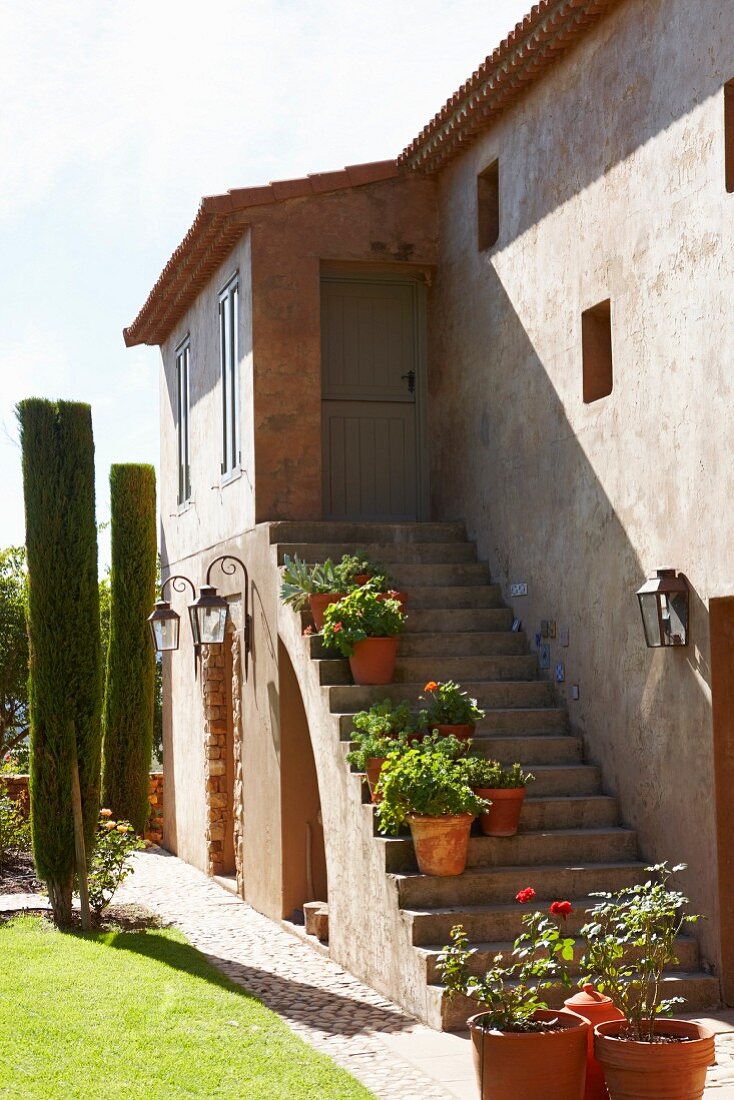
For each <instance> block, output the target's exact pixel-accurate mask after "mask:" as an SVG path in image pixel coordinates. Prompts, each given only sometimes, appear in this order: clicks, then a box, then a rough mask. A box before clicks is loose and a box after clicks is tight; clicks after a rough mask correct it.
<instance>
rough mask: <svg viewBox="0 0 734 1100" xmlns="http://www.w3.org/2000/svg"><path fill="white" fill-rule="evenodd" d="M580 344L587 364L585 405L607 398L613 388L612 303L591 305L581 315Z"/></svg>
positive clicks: (585, 368)
mask: <svg viewBox="0 0 734 1100" xmlns="http://www.w3.org/2000/svg"><path fill="white" fill-rule="evenodd" d="M581 344H582V356H583V364H584V403H585V404H587V405H589V404H590V403H591V402H592V401H598V400H599V399H600V398H602V397H608V396H609V394H610V393H611V392H612V388H613V385H614V373H613V369H612V311H611V302H610V300H609V299H608V298H607V299H606V300H605V301H604V302H599V304H598V305H595V306H592V308H591V309H587V310H585V311H584V312H583V313H582V314H581Z"/></svg>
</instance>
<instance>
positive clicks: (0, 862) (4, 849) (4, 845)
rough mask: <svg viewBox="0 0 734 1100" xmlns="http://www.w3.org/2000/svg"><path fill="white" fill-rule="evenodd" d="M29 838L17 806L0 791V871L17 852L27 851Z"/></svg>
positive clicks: (28, 831)
mask: <svg viewBox="0 0 734 1100" xmlns="http://www.w3.org/2000/svg"><path fill="white" fill-rule="evenodd" d="M30 842H31V837H30V829H29V828H28V824H27V822H26V821H25V819H24V818H23V814H22V812H21V810H20V807H19V806H18V804H17V803H16V802H15V801H14V800H13V799H12V798H10V796H9V795H7V794H4V793H3V792H2V791H0V870H2V868H3V867H4V866H5V865H6V863H7V862H8V860H9V859H10V858H11V857H12V856H14V855H17V854H18V852H24V851H27V849H28V848H29V847H30Z"/></svg>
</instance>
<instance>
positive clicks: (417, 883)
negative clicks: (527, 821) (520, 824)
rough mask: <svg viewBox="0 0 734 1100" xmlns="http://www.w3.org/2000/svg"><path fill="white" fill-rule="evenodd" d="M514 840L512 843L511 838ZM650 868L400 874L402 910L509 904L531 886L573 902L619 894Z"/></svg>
mask: <svg viewBox="0 0 734 1100" xmlns="http://www.w3.org/2000/svg"><path fill="white" fill-rule="evenodd" d="M508 839H509V838H508ZM645 873H646V866H645V864H644V863H641V862H639V861H638V860H628V861H623V862H612V863H606V862H605V863H595V862H594V863H583V862H581V861H576V860H574V862H573V865H572V866H568V865H567V864H565V863H562V864H541V865H538V866H534V865H530V866H521V865H518V866H514V865H513V866H505V867H476V868H473V869H471V870H467V871H465V872H464V874H463V875H458V876H456V877H454V878H439V877H438V876H435V875H419V874H415V873H408V872H406V873H395V874H394V876H393V877H394V879H395V883H396V886H397V890H398V904H399V906H400V908H401V909H429V908H445V907H448V906H457V907H461V908H463V907H464V906H465V905H491V904H493V903H494V904H497V903H500V902H506V903H510V902H513V901H514V899H515V895H516V894H517V892H518V891H519V890H523V889H524V888H525V887H526V886H532V887H533V889H534V890H535V891H536V892H537V894H538V896H539V897H552V898H561V899H563V898H571V897H576V896H579V895H582V894H590V893H592V892H593V891H595V890H609V891H614V890H619V889H621V888H622V887H623V886H634V885H635V884H636V883H638V882H644V881H645V879H642V878H640V876H641V875H645Z"/></svg>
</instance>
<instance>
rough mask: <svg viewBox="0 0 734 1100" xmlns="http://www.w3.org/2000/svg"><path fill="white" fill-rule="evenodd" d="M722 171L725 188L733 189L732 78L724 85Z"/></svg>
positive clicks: (733, 111)
mask: <svg viewBox="0 0 734 1100" xmlns="http://www.w3.org/2000/svg"><path fill="white" fill-rule="evenodd" d="M724 173H725V182H726V189H727V191H728V192H729V194H731V193H732V192H733V191H734V80H730V81H728V83H726V84H725V85H724Z"/></svg>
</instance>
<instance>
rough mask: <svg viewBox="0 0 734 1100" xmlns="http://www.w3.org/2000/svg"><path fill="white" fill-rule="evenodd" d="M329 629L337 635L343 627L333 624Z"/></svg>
mask: <svg viewBox="0 0 734 1100" xmlns="http://www.w3.org/2000/svg"><path fill="white" fill-rule="evenodd" d="M331 629H332V630H333V631H334V633H335V634H338V633H339V631H340V630H343V629H344V627H343V626H342V624H341V623H334V625H333V626H332V628H331Z"/></svg>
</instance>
